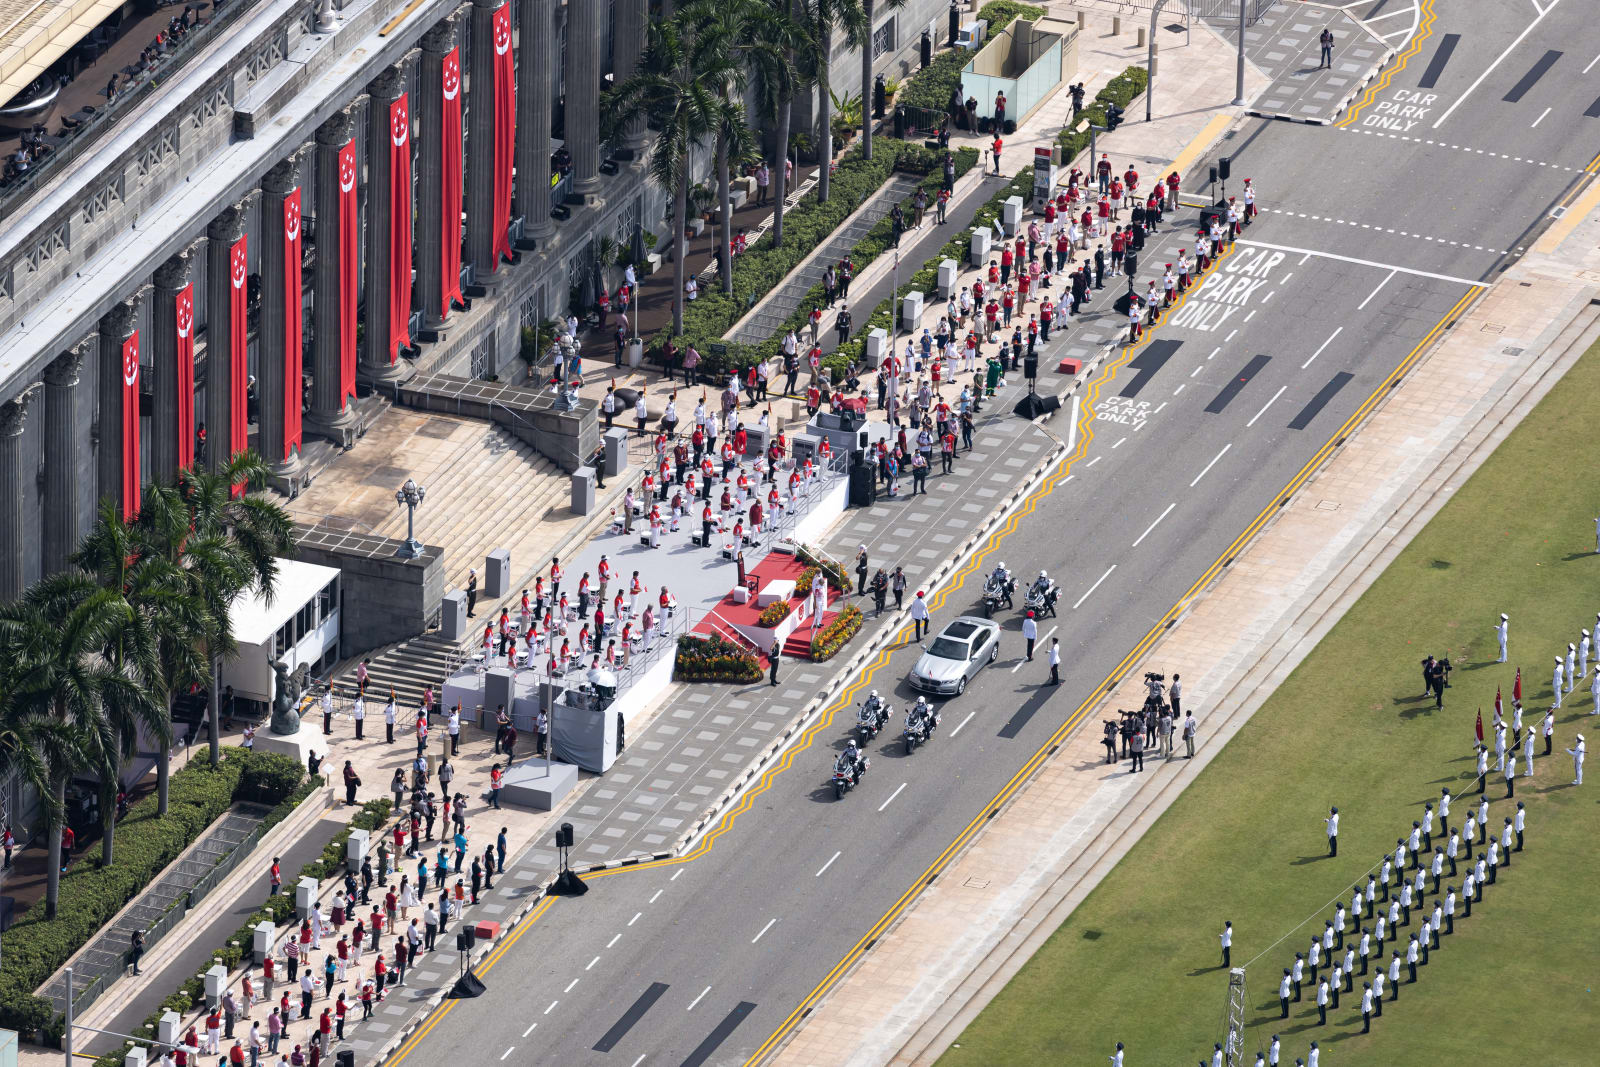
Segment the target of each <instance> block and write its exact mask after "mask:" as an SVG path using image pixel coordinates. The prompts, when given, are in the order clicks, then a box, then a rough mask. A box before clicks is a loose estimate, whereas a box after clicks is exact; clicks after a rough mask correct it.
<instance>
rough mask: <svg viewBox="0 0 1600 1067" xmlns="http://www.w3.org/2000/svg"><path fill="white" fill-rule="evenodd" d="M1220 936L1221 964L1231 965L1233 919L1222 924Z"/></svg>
mask: <svg viewBox="0 0 1600 1067" xmlns="http://www.w3.org/2000/svg"><path fill="white" fill-rule="evenodd" d="M1220 936H1221V938H1222V965H1223V966H1224V967H1231V966H1232V965H1233V921H1232V920H1231V919H1230V920H1229V921H1227V922H1225V923H1223V924H1222V934H1221V935H1220Z"/></svg>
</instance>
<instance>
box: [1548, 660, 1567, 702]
mask: <svg viewBox="0 0 1600 1067" xmlns="http://www.w3.org/2000/svg"><path fill="white" fill-rule="evenodd" d="M1563 673H1564V671H1563V670H1562V666H1561V657H1560V656H1557V657H1556V667H1555V671H1554V672H1553V673H1552V674H1551V675H1550V690H1551V692H1553V693H1554V694H1555V697H1556V702H1555V706H1556V707H1558V708H1559V707H1561V676H1562V674H1563Z"/></svg>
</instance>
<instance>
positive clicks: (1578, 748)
mask: <svg viewBox="0 0 1600 1067" xmlns="http://www.w3.org/2000/svg"><path fill="white" fill-rule="evenodd" d="M1587 754H1588V749H1587V748H1586V747H1585V746H1584V743H1583V735H1582V734H1579V735H1578V740H1577V741H1576V742H1574V743H1573V746H1572V747H1571V748H1569V749H1567V755H1569V756H1571V757H1572V773H1573V775H1574V777H1573V779H1572V784H1573V785H1582V784H1583V758H1584V756H1586V755H1587Z"/></svg>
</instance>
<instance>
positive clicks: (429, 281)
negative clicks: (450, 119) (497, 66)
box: [412, 18, 461, 339]
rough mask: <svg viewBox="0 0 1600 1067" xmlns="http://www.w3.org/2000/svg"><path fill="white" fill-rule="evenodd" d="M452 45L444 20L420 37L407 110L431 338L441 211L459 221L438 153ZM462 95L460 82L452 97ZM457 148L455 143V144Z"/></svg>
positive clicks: (440, 315) (435, 323)
mask: <svg viewBox="0 0 1600 1067" xmlns="http://www.w3.org/2000/svg"><path fill="white" fill-rule="evenodd" d="M455 46H456V24H455V20H454V19H453V18H449V19H443V20H441V21H440V22H439V24H438V25H437V26H434V27H433V28H432V29H431V30H429V31H428V32H427V33H425V34H423V35H422V79H421V81H422V90H421V94H420V95H421V99H419V100H416V101H414V102H413V105H412V109H413V110H414V111H415V112H417V113H418V114H419V115H421V116H422V137H421V140H420V141H419V144H420V146H421V155H420V157H419V158H418V160H417V178H418V181H419V183H420V185H419V188H418V192H417V196H418V200H417V232H416V236H415V238H414V240H415V241H416V250H417V287H418V288H419V289H421V290H422V329H423V332H424V334H427V335H431V337H430V339H436V338H437V337H438V335H439V332H440V331H441V330H443V329H444V324H445V315H444V313H445V310H446V309H445V307H444V299H443V296H442V293H443V291H444V286H443V284H442V283H443V278H442V277H441V272H442V271H443V269H444V265H443V259H444V248H443V243H444V220H445V217H446V216H445V212H447V211H454V212H455V213H456V215H457V216H458V217H459V216H460V214H461V203H460V201H457V202H456V203H454V204H446V203H445V202H444V156H443V154H442V152H441V150H440V142H441V141H442V140H443V129H444V100H443V96H444V57H445V56H447V55H449V54H450V50H451V49H452V48H454V47H455ZM460 91H461V86H460V83H459V81H458V82H457V84H456V92H458V93H459V92H460ZM457 143H458V144H459V143H460V142H457Z"/></svg>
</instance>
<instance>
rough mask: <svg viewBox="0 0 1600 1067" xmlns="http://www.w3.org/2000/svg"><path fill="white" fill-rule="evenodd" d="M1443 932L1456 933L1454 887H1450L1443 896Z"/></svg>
mask: <svg viewBox="0 0 1600 1067" xmlns="http://www.w3.org/2000/svg"><path fill="white" fill-rule="evenodd" d="M1444 932H1445V933H1447V934H1453V933H1455V932H1456V887H1455V886H1451V887H1450V889H1449V891H1448V892H1446V893H1445V895H1444Z"/></svg>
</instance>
